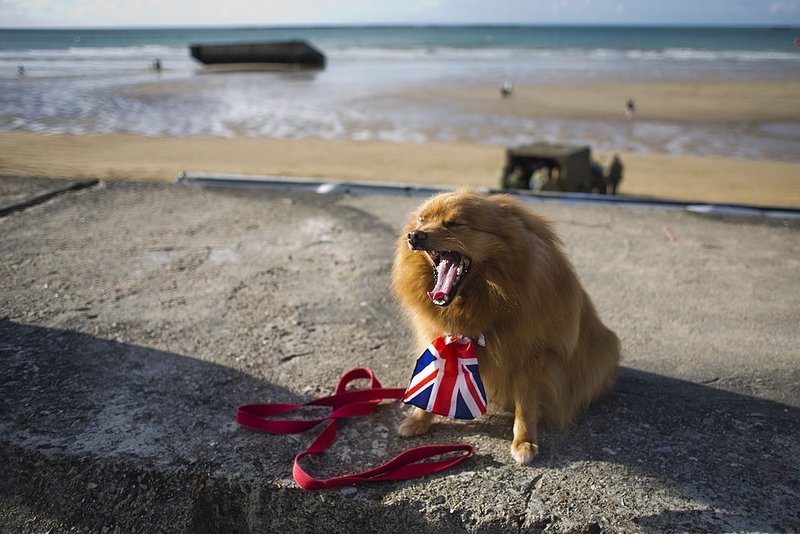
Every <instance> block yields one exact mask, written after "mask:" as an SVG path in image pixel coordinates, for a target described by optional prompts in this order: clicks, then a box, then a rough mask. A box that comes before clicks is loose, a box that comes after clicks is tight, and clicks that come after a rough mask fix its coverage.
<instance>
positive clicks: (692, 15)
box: [0, 0, 800, 28]
mask: <svg viewBox="0 0 800 534" xmlns="http://www.w3.org/2000/svg"><path fill="white" fill-rule="evenodd" d="M337 24H656V25H664V24H667V25H672V24H678V25H684V24H691V25H728V26H731V25H732V26H740V25H745V26H747V25H758V26H774V25H785V26H794V27H800V0H0V27H1V28H69V27H81V28H86V27H141V26H206V25H209V26H228V25H236V26H241V25H248V26H262V25H265V26H269V25H337Z"/></svg>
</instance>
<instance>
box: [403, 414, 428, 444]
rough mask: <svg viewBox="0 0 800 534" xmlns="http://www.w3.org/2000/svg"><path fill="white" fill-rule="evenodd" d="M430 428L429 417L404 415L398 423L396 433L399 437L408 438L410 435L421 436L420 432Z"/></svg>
mask: <svg viewBox="0 0 800 534" xmlns="http://www.w3.org/2000/svg"><path fill="white" fill-rule="evenodd" d="M430 428H431V419H430V418H427V417H426V418H420V417H415V416H414V415H411V416H409V417H406V418H405V420H404V421H403V422H402V423H400V426H399V427H398V429H397V433H398V434H399V435H400V437H401V438H410V437H411V436H421V435H422V434H425V433H427V432H428V430H430Z"/></svg>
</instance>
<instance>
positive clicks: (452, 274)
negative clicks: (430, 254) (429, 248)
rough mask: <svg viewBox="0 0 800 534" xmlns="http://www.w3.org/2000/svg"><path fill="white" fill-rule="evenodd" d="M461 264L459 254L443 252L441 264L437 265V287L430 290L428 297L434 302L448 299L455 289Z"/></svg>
mask: <svg viewBox="0 0 800 534" xmlns="http://www.w3.org/2000/svg"><path fill="white" fill-rule="evenodd" d="M460 264H461V258H460V257H459V256H458V254H455V253H453V252H445V253H443V254H442V259H441V261H440V262H439V265H437V266H436V287H434V288H433V290H432V291H430V292H428V298H430V299H431V300H432V301H433V302H441V301H444V300H446V299H447V296H448V295H449V294H450V292H451V291H452V290H453V286H454V285H456V280H457V278H458V275H457V271H458V266H459V265H460Z"/></svg>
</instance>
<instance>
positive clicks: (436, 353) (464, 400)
mask: <svg viewBox="0 0 800 534" xmlns="http://www.w3.org/2000/svg"><path fill="white" fill-rule="evenodd" d="M480 341H482V339H479V341H478V342H479V343H480ZM403 402H405V403H406V404H412V405H414V406H416V407H417V408H422V409H423V410H425V411H426V412H432V413H435V414H438V415H445V416H447V417H452V418H454V419H475V418H476V417H480V416H481V415H483V414H485V413H486V391H485V390H484V388H483V382H482V381H481V377H480V375H479V374H478V358H477V357H476V356H475V346H474V345H473V343H472V340H471V339H470V338H468V337H464V336H458V335H457V336H450V335H442V336H439V337H437V338H436V339H434V340H433V341H432V342H431V344H430V346H428V348H427V349H425V352H423V353H422V356H420V357H419V359H418V360H417V365H416V367H415V368H414V374H413V375H412V376H411V381H410V382H409V384H408V388H407V389H406V392H405V395H403Z"/></svg>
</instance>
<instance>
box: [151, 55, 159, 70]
mask: <svg viewBox="0 0 800 534" xmlns="http://www.w3.org/2000/svg"><path fill="white" fill-rule="evenodd" d="M152 67H153V70H154V71H156V72H161V60H160V59H158V58H155V59H154V60H153V63H152Z"/></svg>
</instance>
